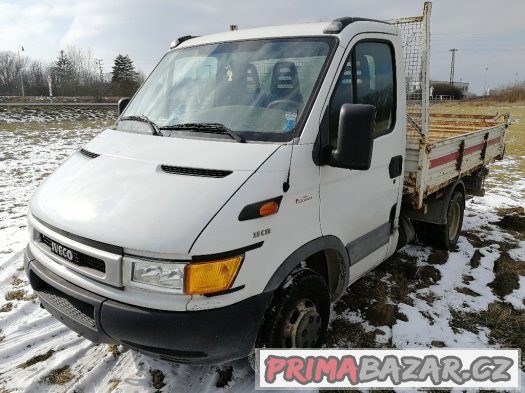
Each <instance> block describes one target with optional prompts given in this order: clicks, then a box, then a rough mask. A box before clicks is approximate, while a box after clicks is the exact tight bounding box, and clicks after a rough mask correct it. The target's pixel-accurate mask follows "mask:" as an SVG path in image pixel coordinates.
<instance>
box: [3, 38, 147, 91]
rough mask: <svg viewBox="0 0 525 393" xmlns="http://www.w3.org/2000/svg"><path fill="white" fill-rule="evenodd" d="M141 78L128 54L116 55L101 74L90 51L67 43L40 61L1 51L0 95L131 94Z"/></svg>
mask: <svg viewBox="0 0 525 393" xmlns="http://www.w3.org/2000/svg"><path fill="white" fill-rule="evenodd" d="M143 81H144V74H143V73H141V72H139V71H137V70H136V69H135V66H134V65H133V61H132V60H131V59H130V58H129V56H127V55H121V54H119V55H118V56H117V57H116V58H115V60H114V64H113V67H112V72H111V73H109V74H104V73H103V71H102V69H101V67H100V64H99V63H97V59H95V58H94V57H93V56H92V54H91V52H90V51H89V50H84V49H80V48H77V47H75V46H68V47H67V48H66V49H65V50H61V51H60V52H59V54H58V56H57V58H56V60H54V61H51V62H47V63H46V62H43V61H40V60H35V59H31V58H29V57H26V56H19V54H18V53H15V52H11V51H0V96H19V95H22V93H23V94H24V95H27V96H49V93H50V87H51V91H52V94H53V96H94V97H102V96H130V95H132V94H133V93H134V92H135V91H136V90H137V88H138V87H139V86H140V84H141V83H142V82H143Z"/></svg>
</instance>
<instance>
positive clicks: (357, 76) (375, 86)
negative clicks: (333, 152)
mask: <svg viewBox="0 0 525 393" xmlns="http://www.w3.org/2000/svg"><path fill="white" fill-rule="evenodd" d="M346 103H348V104H369V105H373V106H375V108H376V122H375V123H376V125H375V131H374V137H376V138H377V137H379V136H381V135H384V134H387V133H389V132H390V131H392V129H393V126H394V122H395V109H396V102H395V78H394V50H393V48H392V45H391V44H389V43H386V42H373V41H362V42H359V43H357V44H356V45H355V46H354V48H353V49H352V51H351V53H350V55H349V56H348V59H347V60H346V63H345V65H344V67H343V70H342V72H341V75H340V76H339V79H338V81H337V85H336V87H335V90H334V92H333V95H332V98H331V101H330V106H329V129H330V136H329V137H330V145H331V146H332V147H335V146H336V144H337V131H338V127H339V113H340V111H341V106H343V104H346Z"/></svg>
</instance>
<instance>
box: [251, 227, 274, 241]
mask: <svg viewBox="0 0 525 393" xmlns="http://www.w3.org/2000/svg"><path fill="white" fill-rule="evenodd" d="M270 232H271V231H270V228H266V229H262V230H260V231H256V232H254V233H253V238H254V239H255V238H258V237H261V236H266V235H269V234H270Z"/></svg>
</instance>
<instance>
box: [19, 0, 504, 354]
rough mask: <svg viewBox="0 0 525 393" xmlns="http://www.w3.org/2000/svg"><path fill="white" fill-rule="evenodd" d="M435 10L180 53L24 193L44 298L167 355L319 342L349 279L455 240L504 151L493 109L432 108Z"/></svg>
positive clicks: (63, 317) (56, 308)
mask: <svg viewBox="0 0 525 393" xmlns="http://www.w3.org/2000/svg"><path fill="white" fill-rule="evenodd" d="M429 17H430V3H427V4H425V11H424V14H423V15H422V16H419V17H414V18H406V19H401V20H397V21H391V22H382V21H376V20H369V19H363V18H352V17H345V18H339V19H336V20H334V21H332V22H330V23H313V24H299V25H290V26H281V27H270V28H259V29H250V30H237V31H230V32H226V33H223V34H216V35H210V36H206V37H183V38H182V39H179V40H177V41H176V42H174V43H173V44H172V47H171V48H170V50H169V51H168V52H167V53H166V55H165V56H164V57H163V58H162V60H161V61H160V63H159V64H158V66H157V67H156V68H155V70H154V71H153V72H152V73H151V75H150V76H149V77H148V79H147V80H146V81H145V82H144V84H143V85H142V87H141V88H140V89H139V91H138V92H137V93H136V95H135V96H134V97H133V99H132V100H131V101H130V100H128V99H124V100H121V102H120V103H119V114H120V117H119V118H118V120H117V122H116V124H115V126H114V127H113V128H111V129H108V130H106V131H103V132H102V133H100V134H99V135H98V136H97V137H95V138H94V139H93V140H91V141H90V142H89V143H87V144H86V145H85V146H84V147H83V148H82V149H80V150H79V151H78V152H76V153H75V154H73V155H72V156H71V157H70V158H69V159H68V160H67V161H66V162H65V163H64V164H63V165H62V166H61V167H60V168H59V169H58V170H56V171H55V172H54V173H53V174H52V175H51V176H49V177H48V178H47V180H46V181H45V182H44V183H43V184H42V185H41V186H40V187H39V189H38V190H37V191H36V192H35V194H34V195H33V197H32V200H31V202H30V208H29V213H28V216H29V217H28V219H29V224H30V241H29V244H28V246H27V249H26V254H25V269H26V272H27V275H28V277H29V279H30V282H31V285H32V287H33V288H34V290H35V292H36V294H37V295H38V297H39V299H40V302H41V305H42V306H43V307H44V308H45V309H46V310H48V311H49V312H50V313H51V314H52V315H54V316H55V317H56V318H57V319H59V320H60V321H62V322H63V323H64V324H65V325H67V326H69V327H70V328H71V329H73V330H74V331H76V332H78V333H79V334H81V335H82V336H84V337H86V338H88V339H89V340H92V341H94V342H106V343H120V344H123V345H124V346H127V347H129V348H132V349H135V350H137V351H141V352H144V353H147V354H150V355H154V356H160V357H162V358H166V359H171V360H173V361H177V362H189V363H195V364H210V363H219V362H223V361H228V360H232V359H238V358H242V357H246V356H249V355H250V354H253V351H254V348H257V347H301V348H308V347H318V346H321V345H322V344H323V338H324V335H325V332H326V329H327V326H328V322H329V310H330V303H331V302H333V301H334V300H336V299H338V298H339V297H340V296H341V295H342V294H343V293H345V291H346V290H347V288H348V287H349V285H350V284H351V283H352V282H354V281H355V280H357V279H358V278H359V277H361V276H363V275H364V274H365V273H366V272H368V271H370V270H371V269H373V268H374V267H375V266H377V265H378V264H379V263H381V262H383V261H384V260H386V259H387V258H388V257H390V256H391V255H392V254H393V253H394V252H396V250H398V249H399V248H401V247H403V246H404V245H405V244H407V243H408V242H410V241H412V240H418V241H419V242H422V243H424V244H426V243H428V244H433V245H435V246H438V247H443V248H447V249H450V248H452V247H454V245H455V243H456V242H457V239H458V236H459V233H460V230H461V225H462V219H463V210H464V207H465V196H466V194H467V193H479V192H481V191H482V187H483V179H484V177H485V175H486V174H487V170H486V165H487V164H488V163H490V162H491V161H493V160H495V159H497V158H500V157H502V155H503V153H504V136H505V132H506V128H507V120H508V117H507V116H504V117H496V116H451V115H433V114H430V113H429V109H430V107H429V72H428V64H429V61H428V56H429V43H430V32H429ZM403 70H404V71H405V72H403ZM128 101H129V104H128ZM126 105H127V106H126ZM350 291H351V288H350Z"/></svg>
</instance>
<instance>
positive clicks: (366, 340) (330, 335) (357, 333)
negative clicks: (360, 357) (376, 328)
mask: <svg viewBox="0 0 525 393" xmlns="http://www.w3.org/2000/svg"><path fill="white" fill-rule="evenodd" d="M376 334H377V333H376V332H367V331H366V330H365V329H364V328H363V325H362V324H361V323H352V322H349V321H347V320H346V319H344V318H336V319H334V320H333V321H331V323H330V327H329V329H328V331H327V333H326V346H327V347H328V348H375V347H377V346H378V345H377V343H376V339H375V338H376Z"/></svg>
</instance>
